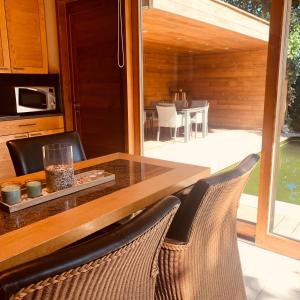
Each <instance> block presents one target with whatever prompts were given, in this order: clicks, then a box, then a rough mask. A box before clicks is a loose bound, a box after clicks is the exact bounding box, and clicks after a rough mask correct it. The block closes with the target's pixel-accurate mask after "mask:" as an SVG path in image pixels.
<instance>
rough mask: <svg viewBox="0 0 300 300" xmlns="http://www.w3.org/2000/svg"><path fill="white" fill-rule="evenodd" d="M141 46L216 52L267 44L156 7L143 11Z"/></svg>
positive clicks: (259, 46)
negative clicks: (142, 44)
mask: <svg viewBox="0 0 300 300" xmlns="http://www.w3.org/2000/svg"><path fill="white" fill-rule="evenodd" d="M143 42H144V46H145V47H155V48H160V49H161V50H162V51H170V50H172V51H176V52H178V53H186V54H188V53H198V54H208V53H220V52H226V51H231V52H237V51H249V50H260V49H266V47H267V45H268V43H267V42H266V41H264V40H261V39H256V38H253V37H249V36H247V35H243V34H240V33H237V32H234V31H231V30H227V29H224V28H220V27H217V26H213V25H211V24H207V23H204V22H201V21H197V20H194V19H190V18H186V17H183V16H180V15H175V14H172V13H168V12H166V11H162V10H158V9H153V8H152V9H144V10H143Z"/></svg>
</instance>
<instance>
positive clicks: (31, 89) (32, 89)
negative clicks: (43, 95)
mask: <svg viewBox="0 0 300 300" xmlns="http://www.w3.org/2000/svg"><path fill="white" fill-rule="evenodd" d="M26 90H30V91H35V92H37V91H38V90H37V89H34V88H26Z"/></svg>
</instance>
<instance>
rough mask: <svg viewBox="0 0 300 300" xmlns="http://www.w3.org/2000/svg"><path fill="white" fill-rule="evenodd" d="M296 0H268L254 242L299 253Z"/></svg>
mask: <svg viewBox="0 0 300 300" xmlns="http://www.w3.org/2000/svg"><path fill="white" fill-rule="evenodd" d="M299 24H300V3H299V1H296V0H295V1H273V3H272V10H271V34H270V45H269V57H268V68H267V81H266V89H267V90H266V105H265V113H264V129H263V131H264V135H263V152H262V153H263V155H262V162H261V165H262V170H261V173H260V199H259V211H258V223H257V231H256V234H257V236H256V242H257V244H258V245H260V246H262V247H264V248H268V249H271V250H275V251H278V252H280V253H283V254H286V255H289V256H292V257H295V258H298V259H299V258H300V77H299V76H300V25H299Z"/></svg>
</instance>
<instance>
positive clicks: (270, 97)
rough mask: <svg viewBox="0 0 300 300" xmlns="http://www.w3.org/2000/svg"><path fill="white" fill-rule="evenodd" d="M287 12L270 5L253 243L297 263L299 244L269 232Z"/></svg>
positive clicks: (280, 1) (279, 4) (287, 4)
mask: <svg viewBox="0 0 300 300" xmlns="http://www.w3.org/2000/svg"><path fill="white" fill-rule="evenodd" d="M290 9H291V0H288V1H286V0H276V1H272V5H271V20H270V38H269V49H268V62H267V77H266V94H265V106H264V121H263V140H262V152H261V172H260V181H259V203H258V216H257V224H256V239H255V243H256V245H257V246H260V247H262V248H265V249H269V250H272V251H275V252H278V253H281V254H284V255H288V256H291V257H294V258H296V259H300V242H297V241H294V240H290V239H288V238H285V237H282V236H278V235H275V234H272V233H270V232H269V223H270V209H271V204H272V203H271V201H272V198H271V197H272V184H273V180H274V178H273V177H274V171H275V168H276V157H277V152H276V147H275V145H276V142H277V138H278V134H279V133H280V132H279V131H278V126H277V124H278V116H279V111H280V108H281V104H282V101H283V98H282V89H283V88H284V82H285V74H286V61H287V39H288V32H289V17H290Z"/></svg>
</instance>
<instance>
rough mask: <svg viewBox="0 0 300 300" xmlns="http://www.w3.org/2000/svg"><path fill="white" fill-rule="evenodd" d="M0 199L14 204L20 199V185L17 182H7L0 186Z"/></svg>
mask: <svg viewBox="0 0 300 300" xmlns="http://www.w3.org/2000/svg"><path fill="white" fill-rule="evenodd" d="M1 197H2V201H3V202H5V203H7V204H8V205H14V204H17V203H19V202H20V201H21V187H20V186H19V185H17V184H7V185H5V186H3V187H2V188H1Z"/></svg>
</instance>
